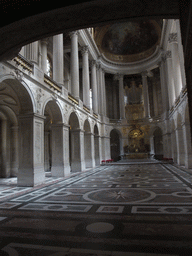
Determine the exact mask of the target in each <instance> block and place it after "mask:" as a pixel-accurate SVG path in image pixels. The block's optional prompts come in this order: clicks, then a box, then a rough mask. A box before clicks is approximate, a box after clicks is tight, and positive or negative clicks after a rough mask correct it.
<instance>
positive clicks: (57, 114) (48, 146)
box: [44, 100, 63, 176]
mask: <svg viewBox="0 0 192 256" xmlns="http://www.w3.org/2000/svg"><path fill="white" fill-rule="evenodd" d="M44 115H45V117H46V119H45V123H44V167H45V172H46V175H47V176H49V172H51V174H52V176H63V175H61V172H63V154H62V152H63V139H62V138H63V124H62V114H61V110H60V108H59V106H58V104H57V103H56V101H54V100H51V101H49V102H48V103H47V104H46V106H45V111H44Z"/></svg>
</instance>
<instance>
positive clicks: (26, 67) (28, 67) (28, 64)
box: [13, 54, 33, 73]
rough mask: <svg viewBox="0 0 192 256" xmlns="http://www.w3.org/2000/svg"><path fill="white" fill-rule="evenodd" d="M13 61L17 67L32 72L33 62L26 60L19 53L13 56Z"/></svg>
mask: <svg viewBox="0 0 192 256" xmlns="http://www.w3.org/2000/svg"><path fill="white" fill-rule="evenodd" d="M13 61H14V62H15V63H16V65H17V66H18V67H19V66H20V67H22V68H23V69H24V70H27V71H28V72H30V73H32V71H33V64H32V63H31V62H30V61H28V60H27V59H26V58H25V57H23V56H22V55H21V54H18V56H17V57H15V58H14V59H13Z"/></svg>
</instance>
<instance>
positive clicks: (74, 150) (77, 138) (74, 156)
mask: <svg viewBox="0 0 192 256" xmlns="http://www.w3.org/2000/svg"><path fill="white" fill-rule="evenodd" d="M84 159H85V157H84V131H82V130H81V129H75V130H71V171H72V172H81V171H83V170H85V160H84Z"/></svg>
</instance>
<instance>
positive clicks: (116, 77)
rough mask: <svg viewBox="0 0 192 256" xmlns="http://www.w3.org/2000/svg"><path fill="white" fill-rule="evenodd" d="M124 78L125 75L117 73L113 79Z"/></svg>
mask: <svg viewBox="0 0 192 256" xmlns="http://www.w3.org/2000/svg"><path fill="white" fill-rule="evenodd" d="M123 77H124V75H123V74H119V73H117V74H115V75H114V77H113V80H119V81H120V80H121V81H122V80H123Z"/></svg>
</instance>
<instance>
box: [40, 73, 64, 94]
mask: <svg viewBox="0 0 192 256" xmlns="http://www.w3.org/2000/svg"><path fill="white" fill-rule="evenodd" d="M44 82H45V83H46V84H48V85H49V86H50V87H51V88H53V89H55V90H56V91H58V92H61V86H59V85H58V84H57V83H56V82H55V81H53V80H52V79H51V78H50V77H49V76H48V75H46V74H44Z"/></svg>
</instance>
